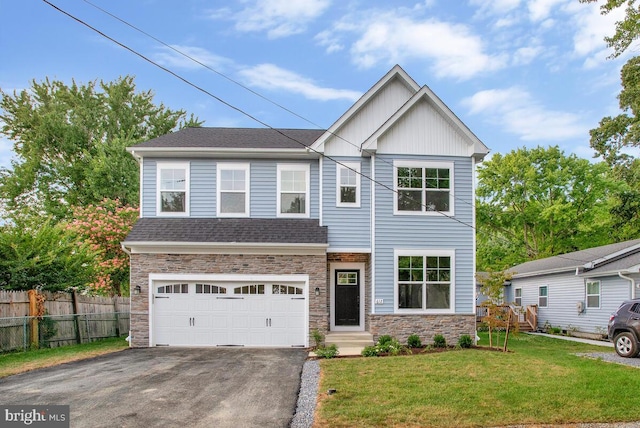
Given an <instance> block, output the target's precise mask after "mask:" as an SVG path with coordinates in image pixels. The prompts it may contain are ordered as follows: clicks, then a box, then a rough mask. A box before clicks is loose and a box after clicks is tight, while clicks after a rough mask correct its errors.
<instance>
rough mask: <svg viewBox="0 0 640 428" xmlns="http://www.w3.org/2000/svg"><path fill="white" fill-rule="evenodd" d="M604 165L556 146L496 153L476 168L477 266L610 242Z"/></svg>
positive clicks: (494, 266) (484, 267) (506, 263)
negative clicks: (593, 162) (565, 151)
mask: <svg viewBox="0 0 640 428" xmlns="http://www.w3.org/2000/svg"><path fill="white" fill-rule="evenodd" d="M607 171H608V168H607V165H606V164H604V163H598V164H591V163H590V162H589V161H588V160H586V159H580V158H578V157H577V156H575V155H570V156H565V154H564V153H563V152H562V151H561V150H560V149H559V148H558V147H557V146H554V147H549V148H543V147H537V148H535V149H527V148H520V149H517V150H513V151H511V152H509V153H508V154H506V155H501V154H496V155H494V156H493V157H492V158H491V159H490V160H488V161H486V162H484V163H483V164H481V165H480V167H479V168H478V189H477V195H478V201H477V209H476V213H477V222H476V223H477V231H476V233H477V238H478V239H477V242H478V249H479V251H478V270H490V269H493V270H502V269H504V268H507V267H509V266H511V265H513V264H516V263H522V262H524V261H527V260H535V259H538V258H542V257H549V256H553V255H557V254H562V253H566V252H570V251H575V250H579V249H584V248H590V247H594V246H598V245H604V244H606V243H609V242H611V240H612V238H611V235H610V224H609V215H608V212H609V201H608V195H609V192H610V190H611V189H612V188H614V187H615V184H614V183H613V182H612V181H611V180H610V179H609V178H608V177H607Z"/></svg>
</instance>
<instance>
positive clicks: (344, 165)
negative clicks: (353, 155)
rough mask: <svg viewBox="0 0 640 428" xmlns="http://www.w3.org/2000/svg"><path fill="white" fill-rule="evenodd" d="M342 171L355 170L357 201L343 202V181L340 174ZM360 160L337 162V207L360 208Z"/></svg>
mask: <svg viewBox="0 0 640 428" xmlns="http://www.w3.org/2000/svg"><path fill="white" fill-rule="evenodd" d="M342 171H354V172H355V175H356V185H355V188H356V201H355V202H342V201H341V200H340V197H341V193H340V189H341V188H342V183H341V180H340V176H341V173H342ZM360 176H361V172H360V162H341V163H340V164H338V163H336V207H338V208H360Z"/></svg>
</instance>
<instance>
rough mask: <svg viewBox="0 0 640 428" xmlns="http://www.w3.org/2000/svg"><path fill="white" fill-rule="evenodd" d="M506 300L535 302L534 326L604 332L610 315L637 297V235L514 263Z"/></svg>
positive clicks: (639, 266) (639, 262)
mask: <svg viewBox="0 0 640 428" xmlns="http://www.w3.org/2000/svg"><path fill="white" fill-rule="evenodd" d="M510 271H511V272H513V273H514V276H513V278H512V280H511V285H510V286H508V287H506V294H507V296H506V297H507V298H506V299H505V300H506V301H507V302H513V303H514V304H515V305H518V306H525V307H526V306H529V305H538V328H543V327H544V326H545V324H546V325H550V326H552V327H560V328H561V329H562V330H564V331H572V332H574V333H576V334H579V333H582V334H583V335H592V336H602V335H605V334H606V330H607V323H608V322H609V316H610V315H611V313H612V312H614V311H615V310H616V309H617V308H618V306H620V303H622V302H623V301H624V300H627V299H630V298H634V297H636V296H639V295H640V292H639V289H638V285H639V284H640V239H636V240H633V241H627V242H621V243H618V244H611V245H605V246H602V247H596V248H589V249H588V250H583V251H576V252H573V253H568V254H563V255H560V256H555V257H549V258H546V259H541V260H535V261H531V262H527V263H523V264H520V265H517V266H514V267H513V268H511V269H510Z"/></svg>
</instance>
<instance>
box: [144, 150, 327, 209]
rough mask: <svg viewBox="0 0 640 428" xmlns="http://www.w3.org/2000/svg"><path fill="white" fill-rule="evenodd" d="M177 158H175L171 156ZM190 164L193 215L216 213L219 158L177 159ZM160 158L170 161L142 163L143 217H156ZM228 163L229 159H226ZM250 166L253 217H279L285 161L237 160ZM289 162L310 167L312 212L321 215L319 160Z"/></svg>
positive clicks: (146, 160)
mask: <svg viewBox="0 0 640 428" xmlns="http://www.w3.org/2000/svg"><path fill="white" fill-rule="evenodd" d="M171 160H174V159H171ZM175 160H176V161H180V162H189V164H190V189H189V190H190V216H191V217H209V218H211V217H215V216H216V165H217V162H216V159H197V160H184V159H175ZM157 161H160V162H167V161H168V160H166V159H161V160H158V159H145V160H144V164H143V181H144V182H143V184H142V189H143V200H142V205H143V206H142V212H143V216H144V217H155V216H156V197H157V196H156V185H157V182H156V177H157V175H156V174H157V173H156V164H157ZM225 162H229V160H227V159H225ZM234 162H239V163H249V164H250V165H251V173H250V175H251V184H250V186H251V187H250V193H251V195H250V196H251V201H250V205H251V217H254V218H274V217H276V200H277V182H276V180H277V174H276V165H277V164H278V163H286V162H287V161H279V160H261V159H259V160H250V159H249V160H244V159H242V160H234ZM290 163H307V164H310V165H311V168H310V180H311V183H310V192H311V194H310V198H311V199H310V211H311V218H318V217H319V202H318V200H319V189H320V186H319V168H318V161H317V160H307V161H299V162H294V161H291V162H290Z"/></svg>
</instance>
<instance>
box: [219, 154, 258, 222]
mask: <svg viewBox="0 0 640 428" xmlns="http://www.w3.org/2000/svg"><path fill="white" fill-rule="evenodd" d="M229 170H231V171H244V173H245V176H244V180H245V181H244V208H245V212H244V213H223V212H221V205H222V204H221V201H222V198H221V197H220V196H221V193H222V185H221V180H222V177H221V175H222V174H221V171H229ZM225 192H228V193H241V192H239V191H236V192H233V191H225ZM216 215H217V216H218V217H235V218H238V217H249V216H250V215H251V164H250V163H237V162H218V163H217V164H216Z"/></svg>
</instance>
